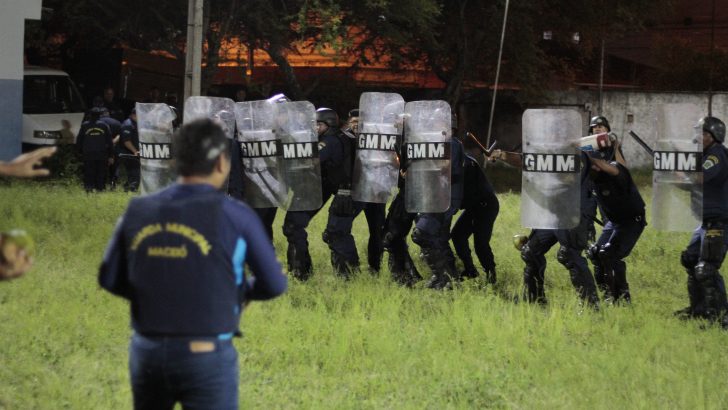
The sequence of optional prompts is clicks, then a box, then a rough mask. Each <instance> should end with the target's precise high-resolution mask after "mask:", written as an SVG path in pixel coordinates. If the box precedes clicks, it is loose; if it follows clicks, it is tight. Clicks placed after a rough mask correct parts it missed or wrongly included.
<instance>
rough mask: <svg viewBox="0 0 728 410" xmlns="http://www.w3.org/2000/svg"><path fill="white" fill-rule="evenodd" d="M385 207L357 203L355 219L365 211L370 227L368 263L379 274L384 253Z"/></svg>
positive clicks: (382, 205)
mask: <svg viewBox="0 0 728 410" xmlns="http://www.w3.org/2000/svg"><path fill="white" fill-rule="evenodd" d="M385 205H386V204H374V203H369V202H357V203H355V207H356V213H355V214H354V218H356V217H357V216H359V214H361V212H362V211H364V217H365V218H366V219H367V226H368V227H369V242H368V243H367V262H368V263H369V267H370V268H371V269H372V270H374V271H375V272H379V269H380V267H381V264H382V253H383V252H384V246H383V245H382V240H383V236H384V220H385V215H386V213H385Z"/></svg>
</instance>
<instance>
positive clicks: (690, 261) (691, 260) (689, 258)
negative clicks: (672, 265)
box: [680, 251, 698, 275]
mask: <svg viewBox="0 0 728 410" xmlns="http://www.w3.org/2000/svg"><path fill="white" fill-rule="evenodd" d="M680 264H681V265H682V266H683V267H685V269H686V270H687V271H688V274H689V275H690V274H692V273H693V272H694V270H695V265H697V264H698V258H697V257H695V256H694V255H690V254H689V253H688V252H687V251H683V252H682V253H681V254H680Z"/></svg>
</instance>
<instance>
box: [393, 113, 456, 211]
mask: <svg viewBox="0 0 728 410" xmlns="http://www.w3.org/2000/svg"><path fill="white" fill-rule="evenodd" d="M404 111H405V117H406V121H405V144H404V156H405V161H406V162H405V167H406V175H405V209H407V212H410V213H415V212H427V213H440V212H445V211H446V210H447V209H448V208H449V207H450V144H451V142H450V139H451V137H452V129H451V121H452V119H451V117H450V105H449V104H448V103H447V102H445V101H412V102H408V103H407V104H406V105H405V107H404Z"/></svg>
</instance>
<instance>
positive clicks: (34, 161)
mask: <svg viewBox="0 0 728 410" xmlns="http://www.w3.org/2000/svg"><path fill="white" fill-rule="evenodd" d="M55 152H56V147H47V148H39V149H37V150H35V151H32V152H29V153H27V154H22V155H19V156H18V157H16V158H15V159H13V160H12V161H10V162H3V161H0V175H7V176H11V177H21V178H30V177H37V176H45V175H48V174H49V171H48V170H47V169H45V168H36V166H39V165H41V162H42V161H43V160H44V159H46V158H48V157H50V156H51V155H53V154H54V153H55Z"/></svg>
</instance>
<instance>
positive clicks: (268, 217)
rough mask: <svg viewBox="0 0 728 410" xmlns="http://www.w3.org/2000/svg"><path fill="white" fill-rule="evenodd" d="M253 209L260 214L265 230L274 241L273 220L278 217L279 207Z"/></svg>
mask: <svg viewBox="0 0 728 410" xmlns="http://www.w3.org/2000/svg"><path fill="white" fill-rule="evenodd" d="M253 210H254V211H255V213H256V214H258V217H259V218H260V220H261V222H263V226H264V227H265V231H266V232H267V233H268V237H269V238H270V240H271V241H273V222H274V221H275V219H276V213H278V208H254V209H253Z"/></svg>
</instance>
